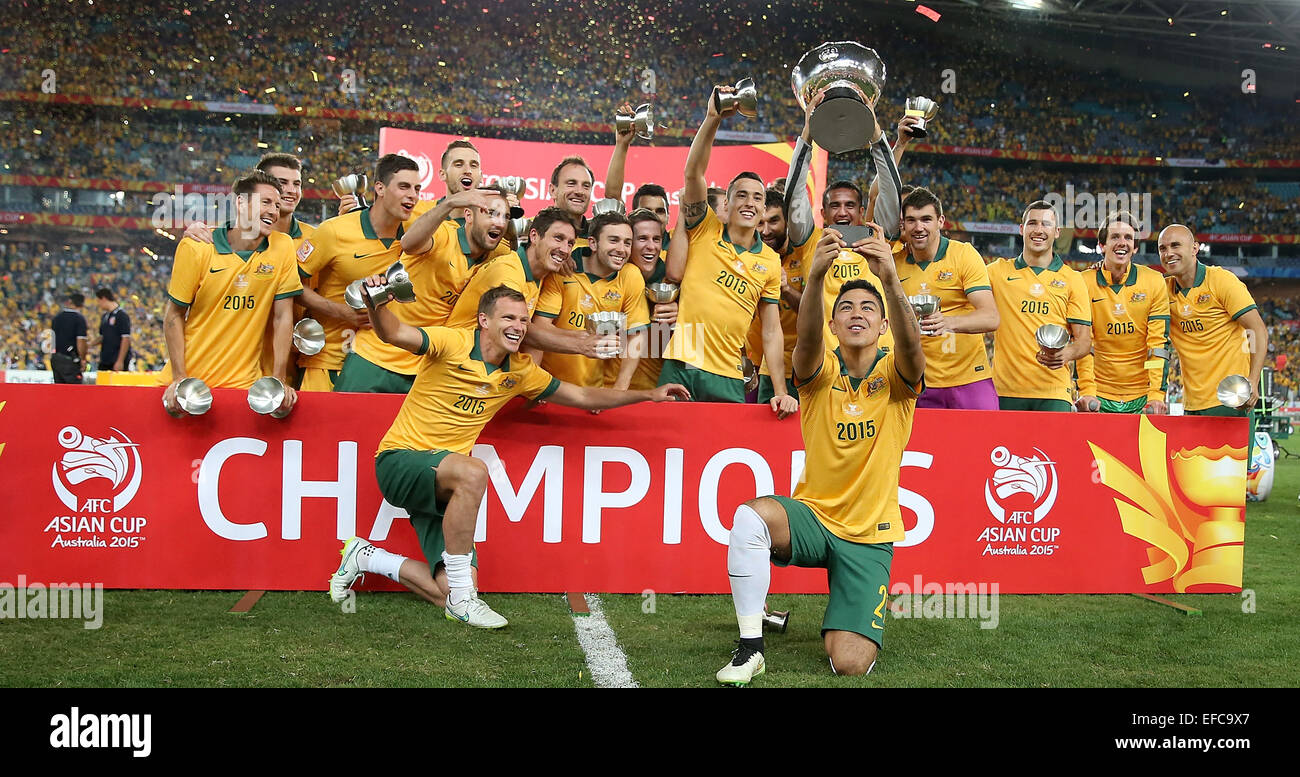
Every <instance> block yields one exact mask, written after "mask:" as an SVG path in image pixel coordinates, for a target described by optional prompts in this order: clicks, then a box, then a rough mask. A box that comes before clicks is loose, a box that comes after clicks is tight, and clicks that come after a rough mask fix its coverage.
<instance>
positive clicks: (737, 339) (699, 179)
mask: <svg viewBox="0 0 1300 777" xmlns="http://www.w3.org/2000/svg"><path fill="white" fill-rule="evenodd" d="M715 90H716V91H715V94H714V96H712V97H711V98H710V99H709V101H708V112H707V113H706V115H705V117H704V121H703V123H701V125H700V129H699V131H698V132H697V133H696V134H695V139H694V140H693V141H692V143H691V150H690V152H689V153H688V154H687V157H686V169H685V173H684V175H685V182H686V189H685V193H684V194H683V203H684V204H683V205H682V221H683V222H684V223H685V225H686V233H687V241H688V246H689V247H688V259H687V263H686V269H685V271H684V273H683V276H682V288H681V305H680V307H679V308H678V313H677V328H676V330H675V331H674V332H673V336H672V339H671V340H670V341H669V342H668V351H667V353H665V354H664V365H663V369H662V370H661V372H660V374H659V382H660V384H661V385H662V384H664V383H682V384H683V385H685V386H687V387H688V388H689V389H690V390H691V393H692V395H694V396H695V398H696V399H697V400H701V401H705V402H744V401H745V389H744V380H743V378H742V369H741V352H742V350H743V349H744V346H745V336H746V334H747V333H748V331H749V326H750V322H752V321H753V320H754V319H755V317H758V318H759V319H760V321H761V326H762V330H763V331H762V340H763V357H764V358H765V359H766V360H767V361H768V363H769V364H770V365H771V367H772V374H774V375H784V374H785V355H784V351H783V349H784V338H783V336H782V333H781V316H780V312H779V310H778V307H777V306H778V304H779V302H780V294H781V259H780V257H779V256H777V255H776V252H775V251H773V250H772V249H770V248H768V247H767V246H766V245H765V244H764V243H763V240H762V237H761V236H760V235H759V234H758V226H759V223H760V221H761V220H762V214H763V211H764V202H765V197H766V189H765V188H764V186H763V180H762V179H761V178H760V177H759V176H758V175H757V174H756V173H752V172H743V173H740V174H739V175H737V176H735V177H734V178H733V179H732V180H731V183H730V184H729V185H728V187H727V200H728V201H727V220H726V222H723V221H722V220H721V219H720V218H719V217H718V215H717V214H716V213H715V212H714V210H713V209H712V208H710V207H709V206H708V204H707V202H706V197H707V196H708V180H707V178H706V177H705V172H706V171H707V170H708V166H709V156H710V155H711V153H712V150H713V138H714V136H715V135H716V134H717V131H718V126H719V125H720V124H721V121H722V117H721V116H720V115H719V113H718V99H717V96H716V95H717V94H718V93H719V92H724V91H734V87H715ZM771 407H772V410H773V412H774V413H776V414H777V416H778V417H780V418H785V417H786V416H788V415H790V414H791V413H794V412H795V411H796V410H798V402H797V401H796V400H795V398H794V397H793V396H791V395H790V393H789V391H788V390H787V388H786V386H785V384H784V382H782V383H781V384H780V385H779V386H777V387H776V389H775V396H773V398H772V400H771Z"/></svg>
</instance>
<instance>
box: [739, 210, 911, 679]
mask: <svg viewBox="0 0 1300 777" xmlns="http://www.w3.org/2000/svg"><path fill="white" fill-rule="evenodd" d="M870 226H872V227H874V228H875V235H874V236H873V237H870V238H867V239H864V240H860V241H858V242H857V243H855V244H854V245H853V246H852V250H854V251H857V252H858V253H860V254H862V255H863V256H864V257H866V260H867V263H868V265H869V268H870V270H871V272H872V273H873V274H875V276H876V277H877V278H879V279H880V282H881V284H882V286H883V289H879V290H878V289H876V288H875V287H874V286H872V285H871V284H870V283H868V282H866V281H863V280H854V281H849V282H847V283H845V284H844V285H843V286H841V287H840V291H839V294H838V296H836V298H835V303H834V306H833V308H832V311H831V313H832V315H831V318H830V331H831V333H832V334H834V335H835V336H836V337H837V338H838V339H839V348H836V349H835V350H830V349H829V348H827V347H826V345H825V340H824V336H823V327H824V323H823V322H824V321H825V320H826V316H825V314H824V312H823V308H824V306H825V302H824V301H823V297H822V295H821V294H805V295H803V299H802V300H801V301H800V303H799V318H798V329H799V334H798V340H797V341H796V344H795V347H794V382H795V385H796V386H797V387H798V390H799V405H800V407H801V408H802V410H801V413H800V418H799V425H800V429H801V431H802V433H803V439H804V448H805V450H806V451H807V454H806V459H805V463H804V476H803V478H802V479H801V480H800V482H799V484H798V486H797V487H796V488H795V491H794V498H789V497H783V496H766V497H760V498H758V499H753V500H750V501H749V502H746V503H745V504H743V505H741V506H740V507H737V508H736V515H735V518H734V519H733V522H732V527H731V536H730V540H729V542H728V546H729V547H728V550H727V573H728V575H729V576H730V578H731V595H732V599H733V600H734V602H735V605H736V619H737V621H739V623H740V643H739V647H737V648H736V650H735V651H734V652H733V653H732V659H731V662H730V663H729V664H727V665H726V666H724V667H723V668H722V669H720V670H719V671H718V674H717V678H718V682H720V683H723V684H726V685H745V684H746V683H748V682H749V681H750V680H752V679H753V678H754V677H756V676H757V675H760V674H762V673H763V672H764V670H765V668H766V667H765V664H764V658H763V601H764V599H766V597H767V589H768V585H769V582H770V580H771V568H770V567H769V566H768V563H769V562H771V563H775V564H778V565H780V566H786V565H789V564H793V565H795V566H801V567H824V568H826V571H827V579H828V582H829V585H830V601H829V603H828V604H827V607H826V616H825V618H824V619H823V620H822V637H823V639H824V641H825V645H826V653H827V655H829V656H830V660H831V669H832V671H834V672H836V673H837V674H854V675H859V674H866V673H867V672H870V671H871V668H872V667H873V666H875V663H876V655H877V653H878V651H879V649H880V644H881V639H882V635H883V633H884V619H885V616H884V607H885V597H886V595H887V592H888V591H889V568H890V563H891V561H892V560H893V555H894V546H893V543H895V542H897V541H899V540H901V539H903V522H902V517H901V515H900V514H899V510H898V471H899V467H900V466H901V464H902V458H903V448H904V446H905V445H906V444H907V440H908V437H909V436H910V435H911V432H912V416H913V414H914V411H915V409H916V398H917V396H918V395H920V393H921V391H922V389H923V388H924V380H923V378H924V374H925V355H924V353H923V352H922V350H921V341H920V335H919V331H920V330H919V329H918V328H917V323H916V315H915V313H913V311H912V306H911V305H909V304H908V302H907V297H906V295H905V294H904V293H903V287H902V285H901V284H900V283H899V281H898V274H897V271H896V270H895V267H894V261H893V257H892V255H891V252H890V247H889V243H888V242H886V241H885V239H884V237H882V235H883V232H884V230H882V229H881V228H880V227H879V226H876V225H874V224H872V225H870ZM841 247H844V241H843V240H842V239H841V237H840V234H839V233H838V232H837V231H835V230H834V229H833V228H828V229H827V230H826V231H825V235H824V236H823V237H822V239H821V241H819V243H818V245H817V251H816V254H815V255H814V257H813V264H812V268H811V269H810V271H809V276H808V285H809V286H810V287H811V288H815V289H818V288H821V286H822V283H823V282H824V280H825V277H826V270H827V268H828V267H830V265H831V263H832V262H833V261H834V260H835V257H836V256H837V255H838V252H839V250H840V248H841ZM890 321H892V322H894V325H893V326H892V327H891V326H890V324H889V322H890ZM887 329H892V330H893V332H894V349H893V350H892V351H891V352H889V353H885V352H884V351H883V350H881V349H880V348H878V347H877V341H878V340H879V339H880V336H881V335H882V334H883V333H884V332H885V331H886V330H887Z"/></svg>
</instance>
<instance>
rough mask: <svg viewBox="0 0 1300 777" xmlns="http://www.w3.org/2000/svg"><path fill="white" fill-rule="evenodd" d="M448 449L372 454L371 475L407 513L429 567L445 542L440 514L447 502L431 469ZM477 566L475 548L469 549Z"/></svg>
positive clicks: (390, 500)
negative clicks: (442, 497) (372, 474)
mask: <svg viewBox="0 0 1300 777" xmlns="http://www.w3.org/2000/svg"><path fill="white" fill-rule="evenodd" d="M448 453H450V451H397V450H393V451H381V452H380V454H379V456H378V457H376V458H375V479H377V480H378V481H379V491H380V493H382V494H383V495H384V499H387V500H388V503H389V504H391V505H393V506H395V507H400V508H402V509H403V510H405V511H406V512H407V513H408V514H409V515H410V516H411V528H413V529H415V536H417V537H419V539H420V549H421V550H422V551H424V559H425V560H426V561H428V562H429V569H430V570H433V569H437V567H438V565H439V564H441V563H442V552H443V551H444V550H446V549H447V543H446V541H444V540H443V536H442V514H443V511H444V510H445V509H447V505H446V504H445V503H443V502H439V501H438V472H437V470H436V469H435V468H436V467H437V466H438V464H439V463H441V462H442V460H443V459H444V458H446V456H447V454H448ZM470 563H471V564H473V565H474V566H478V551H477V550H474V551H472V552H471V553H470Z"/></svg>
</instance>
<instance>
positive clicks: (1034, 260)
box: [988, 200, 1092, 412]
mask: <svg viewBox="0 0 1300 777" xmlns="http://www.w3.org/2000/svg"><path fill="white" fill-rule="evenodd" d="M1020 233H1021V235H1022V236H1023V237H1024V240H1025V250H1024V253H1022V254H1021V255H1020V256H1017V257H1016V258H1015V259H998V260H996V261H993V262H990V263H989V265H988V274H989V285H990V286H992V287H993V299H995V300H996V301H997V303H998V317H999V322H1000V323H999V324H998V328H997V331H995V332H994V334H993V383H994V386H995V387H996V388H997V391H998V407H999V408H1000V409H1002V410H1056V411H1060V410H1064V411H1067V412H1068V411H1069V410H1071V404H1070V372H1069V370H1066V369H1062V368H1063V367H1065V365H1067V364H1069V363H1070V362H1071V361H1074V360H1075V359H1078V358H1080V357H1082V356H1083V355H1084V354H1086V353H1088V352H1089V351H1090V350H1091V349H1092V309H1091V307H1090V306H1089V304H1088V299H1089V298H1088V289H1087V287H1086V286H1085V285H1084V283H1083V278H1082V277H1080V275H1079V273H1078V272H1076V271H1075V270H1074V269H1073V268H1071V267H1069V266H1067V265H1066V264H1065V262H1063V261H1062V260H1061V257H1059V256H1056V255H1055V254H1053V253H1052V246H1053V244H1054V243H1055V242H1056V238H1057V237H1059V236H1060V234H1061V230H1060V228H1058V227H1057V225H1056V212H1055V211H1054V210H1053V209H1052V204H1051V203H1049V202H1047V201H1046V200H1036V201H1034V202H1031V203H1029V207H1027V208H1025V213H1024V216H1023V217H1022V219H1021V226H1020ZM1044 324H1055V325H1057V326H1060V327H1065V328H1066V329H1067V330H1069V332H1070V335H1071V338H1072V339H1071V341H1070V343H1068V344H1067V345H1066V346H1065V347H1064V348H1059V349H1055V350H1050V351H1049V350H1047V349H1044V348H1042V347H1040V346H1039V345H1038V341H1037V339H1036V338H1035V332H1037V331H1038V328H1039V327H1040V326H1043V325H1044Z"/></svg>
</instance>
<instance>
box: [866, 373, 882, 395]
mask: <svg viewBox="0 0 1300 777" xmlns="http://www.w3.org/2000/svg"><path fill="white" fill-rule="evenodd" d="M884 387H885V379H884V378H882V377H881V376H879V375H877V376H876V377H874V378H872V379H871V380H869V381H867V396H871V395H872V394H874V393H876V392H877V391H879V390H881V389H882V388H884Z"/></svg>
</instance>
